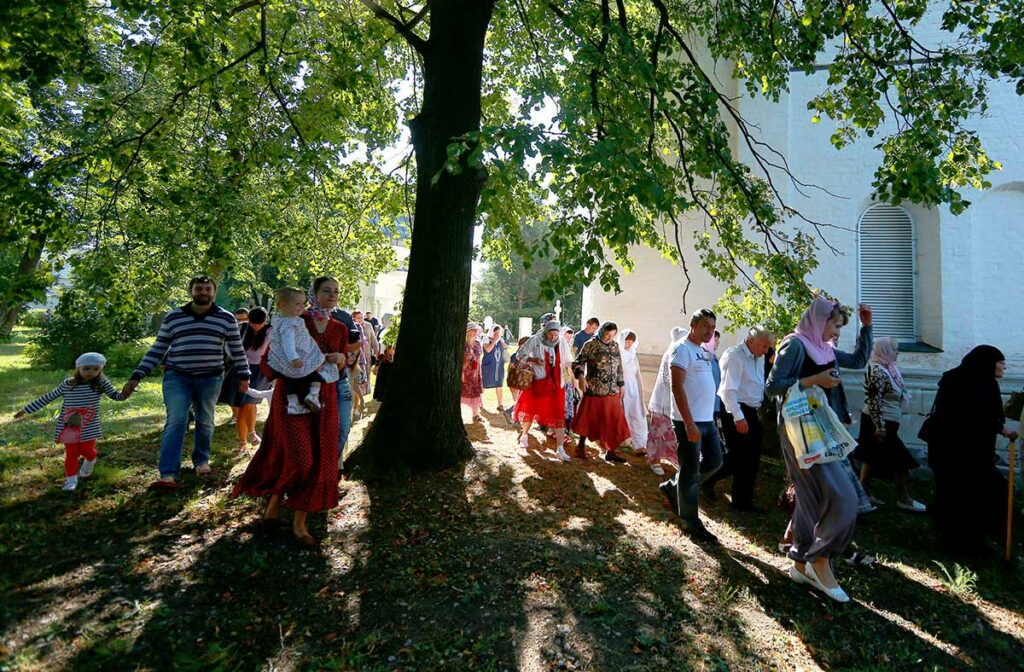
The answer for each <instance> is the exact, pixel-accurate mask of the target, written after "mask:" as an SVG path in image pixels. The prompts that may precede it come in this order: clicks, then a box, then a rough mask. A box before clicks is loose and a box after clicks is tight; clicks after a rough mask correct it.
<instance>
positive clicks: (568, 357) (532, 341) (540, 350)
mask: <svg viewBox="0 0 1024 672" xmlns="http://www.w3.org/2000/svg"><path fill="white" fill-rule="evenodd" d="M552 330H555V331H557V332H558V338H556V339H555V342H554V343H552V342H551V341H549V340H548V339H547V333H548V332H549V331H552ZM556 348H557V352H558V359H559V364H560V366H561V368H562V370H561V371H560V372H559V376H560V382H561V383H562V384H563V385H564V384H567V383H568V382H569V381H571V380H572V371H571V369H570V368H569V367H571V366H572V351H571V350H570V349H569V344H568V343H566V342H565V338H563V337H562V324H561V323H560V322H558V321H556V320H548V321H547V322H545V323H544V325H543V326H542V327H541V329H540V331H538V332H537V333H535V334H534V335H533V336H530V338H529V339H527V341H526V343H524V344H523V347H521V348H519V351H518V352H519V353H520V354H519V355H518V357H519V359H520V361H524V360H525V359H526V358H528V357H536V358H538V359H543V358H544V357H545V356H546V355H548V354H551V355H553V354H554V353H555V352H556ZM533 370H534V373H537V372H538V371H543V367H538V366H534V367H533Z"/></svg>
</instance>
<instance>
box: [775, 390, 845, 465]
mask: <svg viewBox="0 0 1024 672" xmlns="http://www.w3.org/2000/svg"><path fill="white" fill-rule="evenodd" d="M782 419H783V423H784V425H785V430H786V436H787V437H788V438H789V442H790V443H791V444H793V452H794V455H795V456H796V461H797V464H798V465H800V468H801V469H810V468H811V467H813V466H814V465H816V464H825V463H826V462H835V461H837V460H842V459H845V458H846V456H847V455H849V454H850V453H851V452H853V449H854V448H856V447H857V442H856V441H854V439H853V436H851V435H850V432H848V431H847V430H846V427H845V426H844V425H843V423H842V422H840V421H839V416H837V415H836V414H835V411H833V410H832V408H831V407H830V406H829V405H828V400H827V399H826V398H825V393H824V392H823V391H822V390H821V388H819V387H817V386H815V387H812V388H811V389H810V390H802V389H800V384H799V383H796V384H795V385H793V387H791V388H790V389H789V392H788V393H786V399H785V401H784V402H783V404H782Z"/></svg>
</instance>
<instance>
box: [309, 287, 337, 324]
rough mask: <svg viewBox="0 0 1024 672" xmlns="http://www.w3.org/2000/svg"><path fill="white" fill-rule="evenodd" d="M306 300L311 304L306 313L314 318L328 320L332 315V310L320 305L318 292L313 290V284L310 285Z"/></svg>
mask: <svg viewBox="0 0 1024 672" xmlns="http://www.w3.org/2000/svg"><path fill="white" fill-rule="evenodd" d="M306 300H307V301H309V305H308V306H306V313H307V314H308V315H309V316H310V317H312V318H313V319H314V320H326V319H327V318H328V317H330V316H331V312H330V311H329V310H327V309H326V308H324V307H323V306H321V305H320V301H318V300H317V298H316V292H315V291H314V290H313V285H310V286H309V291H308V292H307V293H306Z"/></svg>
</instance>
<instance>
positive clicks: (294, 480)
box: [232, 317, 348, 512]
mask: <svg viewBox="0 0 1024 672" xmlns="http://www.w3.org/2000/svg"><path fill="white" fill-rule="evenodd" d="M305 319H306V327H307V328H308V329H309V333H310V334H311V335H312V336H313V340H314V341H316V343H317V345H318V346H320V350H321V351H322V352H323V353H324V354H329V353H332V352H344V351H345V349H346V347H347V343H348V329H347V328H346V327H345V325H344V324H342V323H340V322H337V321H335V320H329V321H328V322H327V328H326V329H325V330H324V332H323V333H320V332H318V331H317V328H316V326H315V324H314V323H313V321H312V319H310V318H309V317H306V318H305ZM260 366H261V367H262V369H263V372H264V373H265V374H266V375H267V377H268V378H272V379H273V378H277V377H278V375H277V374H276V373H275V372H274V370H273V369H271V368H270V367H269V366H268V364H267V355H266V353H264V355H263V360H262V361H261V362H260ZM320 404H321V406H322V410H321V411H320V412H319V413H309V414H306V415H288V413H287V409H288V402H287V400H286V399H285V390H284V385H276V386H275V387H274V396H273V400H272V403H271V405H270V416H269V417H268V418H267V422H266V425H265V426H264V428H263V441H262V443H260V447H259V449H258V450H257V451H256V454H255V455H253V457H252V460H250V461H249V466H248V467H246V469H245V473H244V474H243V475H242V478H241V479H240V480H239V481H238V484H237V485H236V486H235V489H234V491H233V492H232V497H237V496H239V495H248V496H250V497H262V496H264V495H282V497H283V501H284V505H285V506H287V507H288V508H290V509H293V510H295V511H307V512H313V511H323V510H326V509H331V508H334V507H335V506H337V504H338V393H337V388H336V387H335V386H334V385H323V386H321V388H320Z"/></svg>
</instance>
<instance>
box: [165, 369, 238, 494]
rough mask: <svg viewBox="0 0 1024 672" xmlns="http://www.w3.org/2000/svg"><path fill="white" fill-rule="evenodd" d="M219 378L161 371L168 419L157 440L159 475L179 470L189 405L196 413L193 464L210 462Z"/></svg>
mask: <svg viewBox="0 0 1024 672" xmlns="http://www.w3.org/2000/svg"><path fill="white" fill-rule="evenodd" d="M222 378H223V376H210V377H207V378H193V377H191V376H183V375H181V374H180V373H175V372H174V371H168V372H167V373H165V374H164V386H163V387H164V407H165V408H166V409H167V422H165V423H164V432H163V436H162V438H161V439H160V476H174V477H175V478H177V477H178V473H179V472H180V471H181V449H182V447H183V446H184V445H185V431H186V429H187V428H188V411H189V408H192V409H194V411H195V416H196V436H195V445H194V447H193V448H192V464H193V466H196V467H199V466H202V465H204V464H207V463H208V462H209V461H210V444H211V443H212V442H213V411H214V408H215V407H216V405H217V395H219V394H220V384H221V379H222Z"/></svg>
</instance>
